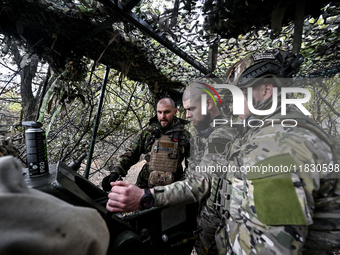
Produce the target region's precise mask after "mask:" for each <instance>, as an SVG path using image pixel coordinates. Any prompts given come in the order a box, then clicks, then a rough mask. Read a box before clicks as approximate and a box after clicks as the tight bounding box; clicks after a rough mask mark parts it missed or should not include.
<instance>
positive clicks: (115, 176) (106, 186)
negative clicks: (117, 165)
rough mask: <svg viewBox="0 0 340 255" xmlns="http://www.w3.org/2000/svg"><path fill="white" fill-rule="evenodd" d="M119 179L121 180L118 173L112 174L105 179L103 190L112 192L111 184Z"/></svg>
mask: <svg viewBox="0 0 340 255" xmlns="http://www.w3.org/2000/svg"><path fill="white" fill-rule="evenodd" d="M118 178H119V174H118V173H116V172H112V173H110V174H109V175H108V176H106V177H104V178H103V181H102V187H103V190H105V191H110V190H111V188H112V186H111V185H110V183H111V182H115V181H117V179H118Z"/></svg>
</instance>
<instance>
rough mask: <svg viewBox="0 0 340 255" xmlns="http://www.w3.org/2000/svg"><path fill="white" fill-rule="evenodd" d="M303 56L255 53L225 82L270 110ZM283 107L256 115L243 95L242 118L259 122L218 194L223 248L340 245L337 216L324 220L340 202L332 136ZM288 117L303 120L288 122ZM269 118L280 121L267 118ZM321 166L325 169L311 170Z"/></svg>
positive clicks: (239, 146)
mask: <svg viewBox="0 0 340 255" xmlns="http://www.w3.org/2000/svg"><path fill="white" fill-rule="evenodd" d="M302 60H303V59H302V56H299V55H294V54H292V53H287V52H284V51H281V50H273V51H266V52H265V53H257V54H254V55H252V56H250V57H247V58H245V59H244V60H242V61H240V62H238V63H237V64H236V65H235V66H233V67H232V68H230V69H229V70H228V72H227V78H228V80H227V82H229V84H230V83H231V84H234V85H236V86H238V87H239V88H241V89H246V88H248V87H252V94H251V95H250V96H252V98H253V102H254V108H255V109H258V110H268V109H270V108H271V107H272V102H273V89H274V87H279V88H280V87H288V86H291V85H292V79H289V78H291V76H292V75H293V74H295V73H297V71H298V69H299V66H300V64H301V62H302ZM259 77H261V78H259ZM287 78H288V79H287ZM248 93H250V91H249V92H248ZM279 103H280V102H279ZM280 110H281V109H280V108H279V109H278V110H277V111H275V112H274V113H273V114H271V115H269V116H268V115H267V116H255V115H254V114H252V113H250V111H249V108H248V105H247V104H246V103H245V114H244V115H242V116H240V118H241V119H243V120H245V122H244V123H250V122H249V121H250V120H253V121H252V122H253V123H252V125H249V124H248V125H247V124H246V128H245V130H244V135H242V136H241V137H242V138H240V139H238V140H237V141H236V142H235V143H234V145H236V148H235V149H232V152H231V156H230V160H231V161H232V162H231V163H230V165H231V166H232V167H233V166H234V167H235V168H234V169H235V171H229V172H228V173H227V175H226V176H224V177H223V178H222V180H221V185H220V187H222V189H221V191H220V193H219V194H218V196H217V201H218V202H217V203H216V208H219V211H220V213H221V216H222V217H223V220H222V221H221V225H220V227H219V229H218V231H217V233H216V242H217V245H218V247H219V254H302V253H304V254H312V253H314V254H322V253H323V254H327V253H329V252H331V251H336V250H338V249H339V224H338V222H339V221H338V220H337V225H336V224H330V222H332V223H334V222H336V221H332V220H331V221H329V222H328V223H327V220H326V217H330V215H334V212H336V211H338V210H339V201H340V200H339V195H340V189H339V183H338V181H339V179H338V178H337V177H338V176H336V175H335V174H334V172H332V171H331V170H332V169H333V168H335V167H336V165H337V161H336V160H335V158H334V152H333V151H332V149H331V146H332V142H327V141H330V140H331V139H329V137H328V136H327V134H326V133H324V132H323V131H322V130H321V128H320V127H318V126H317V125H316V123H314V122H313V121H312V120H311V119H309V118H307V117H306V116H305V115H304V114H302V113H301V112H299V111H298V109H297V108H295V107H290V108H288V109H287V115H286V116H281V114H280ZM283 118H285V119H293V120H296V121H297V123H299V124H297V125H295V122H294V125H287V124H286V125H282V124H281V121H280V120H282V119H283ZM264 119H274V120H276V121H273V122H270V124H264V125H263V124H262V123H264V122H261V121H263V120H264ZM256 122H258V124H257V125H256V124H255V123H256ZM256 126H257V127H256ZM316 166H323V167H324V169H323V170H324V171H323V172H319V173H318V172H315V171H310V170H312V168H313V167H316ZM224 187H225V188H224ZM326 204H327V207H324V208H322V206H321V205H323V206H325V205H326ZM334 204H337V206H335V208H334ZM323 210H326V213H324V212H325V211H324V212H323ZM327 215H328V216H327ZM325 216H326V217H325ZM322 223H323V224H325V225H326V227H325V228H324V229H323V230H322ZM326 229H327V231H325V230H326ZM333 231H335V232H333ZM336 231H337V232H336Z"/></svg>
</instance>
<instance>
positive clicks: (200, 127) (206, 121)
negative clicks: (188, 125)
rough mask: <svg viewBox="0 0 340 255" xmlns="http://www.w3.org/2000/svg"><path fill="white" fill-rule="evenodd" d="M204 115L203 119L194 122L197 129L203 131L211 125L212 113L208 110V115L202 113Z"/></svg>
mask: <svg viewBox="0 0 340 255" xmlns="http://www.w3.org/2000/svg"><path fill="white" fill-rule="evenodd" d="M202 117H203V119H202V120H200V121H197V122H196V123H195V124H194V126H195V128H196V130H197V131H202V130H204V129H207V128H208V127H209V126H210V113H209V112H207V115H202Z"/></svg>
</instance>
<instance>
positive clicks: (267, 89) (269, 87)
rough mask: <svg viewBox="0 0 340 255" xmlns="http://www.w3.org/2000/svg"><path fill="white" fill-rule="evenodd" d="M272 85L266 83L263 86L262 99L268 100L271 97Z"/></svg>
mask: <svg viewBox="0 0 340 255" xmlns="http://www.w3.org/2000/svg"><path fill="white" fill-rule="evenodd" d="M273 87H274V86H273V84H271V83H266V84H264V90H263V99H269V98H271V97H272V95H273Z"/></svg>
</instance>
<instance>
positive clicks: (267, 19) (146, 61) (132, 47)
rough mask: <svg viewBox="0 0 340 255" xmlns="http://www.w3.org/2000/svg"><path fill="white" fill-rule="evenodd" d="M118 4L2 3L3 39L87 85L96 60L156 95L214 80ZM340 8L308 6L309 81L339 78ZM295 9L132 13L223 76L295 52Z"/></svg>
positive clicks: (191, 6) (207, 7)
mask: <svg viewBox="0 0 340 255" xmlns="http://www.w3.org/2000/svg"><path fill="white" fill-rule="evenodd" d="M131 2H133V1H131ZM137 2H138V1H137ZM298 2H299V1H298ZM112 3H113V1H110V0H100V1H99V2H97V1H87V0H82V1H80V2H78V1H73V0H72V1H71V0H69V1H60V0H17V1H7V0H2V1H1V3H0V7H1V10H2V13H1V16H0V24H1V33H3V34H5V35H8V36H14V37H16V38H19V39H21V40H23V41H24V42H26V43H27V45H28V47H29V48H30V49H31V51H32V52H35V53H37V54H38V55H39V56H40V58H42V59H45V60H48V61H49V62H50V63H51V64H52V66H53V67H54V69H55V70H63V69H64V68H65V65H66V64H67V63H69V62H70V61H72V64H73V66H74V67H73V68H74V70H77V72H75V73H76V75H79V77H75V78H81V77H82V76H81V74H83V73H84V71H85V70H84V69H83V67H84V65H85V63H84V62H86V61H87V59H88V58H89V59H93V60H99V61H100V62H101V63H103V64H106V65H110V66H111V67H112V68H114V69H116V70H118V71H119V72H121V73H122V75H126V76H128V77H129V78H130V79H131V80H135V81H140V82H145V83H147V84H148V85H149V87H150V88H151V90H152V91H155V92H160V91H162V90H169V88H172V89H174V90H180V91H181V90H183V88H184V86H185V85H186V84H187V82H188V81H189V80H191V79H194V78H196V77H202V76H204V75H206V74H207V73H205V74H203V73H202V72H200V71H198V70H196V69H195V68H194V67H192V66H191V65H189V64H188V63H186V62H185V61H184V60H183V59H181V58H180V57H178V56H177V55H175V54H174V53H173V52H171V51H170V50H168V49H167V48H166V47H165V46H164V45H162V44H160V43H158V42H157V41H155V40H153V39H152V38H150V37H149V35H146V34H144V33H142V32H141V31H140V30H139V29H138V28H136V27H135V26H134V25H132V24H131V23H130V22H128V21H127V19H126V15H128V14H129V12H128V11H125V12H124V11H119V12H118V11H115V10H114V9H113V8H112ZM162 3H163V4H162ZM123 4H124V3H123ZM130 4H131V3H130ZM338 4H339V1H334V2H333V3H328V1H312V2H308V3H307V4H306V5H305V12H304V14H302V15H303V17H302V18H304V26H303V33H302V35H301V36H302V49H301V53H302V54H304V55H305V57H306V58H307V61H306V63H305V66H304V68H303V71H302V75H303V76H320V75H321V76H323V75H334V74H335V73H337V72H339V66H340V64H339V63H340V62H339V56H338V55H339V42H338V40H337V38H338V37H339V28H338V27H339V26H338V24H339V22H340V18H339V14H340V10H339V7H338ZM132 6H133V5H132ZM295 9H296V1H279V2H277V1H268V0H267V1H245V0H228V1H225V0H207V1H203V2H195V1H190V0H188V1H179V0H174V1H166V2H162V1H161V2H156V3H154V2H153V1H150V2H142V3H140V4H139V5H137V6H136V7H134V8H133V9H132V12H133V13H135V14H137V15H138V16H139V17H141V18H142V19H143V20H144V21H146V22H147V23H148V24H149V25H150V26H151V27H152V28H153V29H154V32H155V33H158V34H159V35H161V36H162V37H164V38H166V39H168V40H169V41H170V43H172V44H173V45H175V46H176V47H178V48H179V49H181V50H183V51H184V52H185V53H186V54H188V55H189V56H191V57H193V59H195V60H196V61H198V62H199V63H200V64H201V65H202V66H203V67H206V69H207V70H209V72H212V73H213V74H215V75H217V76H220V75H223V74H224V72H225V70H226V69H227V68H228V67H229V66H230V65H231V64H233V63H235V62H236V61H237V60H238V59H240V58H242V57H244V56H245V55H246V54H249V52H253V51H256V50H259V49H263V48H273V47H283V48H292V45H293V36H294V35H293V32H294V20H295V19H296V17H297V16H298V14H296V15H295V12H294V10H295ZM299 15H301V14H299ZM274 17H276V18H274ZM279 17H282V18H279ZM281 27H282V29H281ZM84 57H85V58H84Z"/></svg>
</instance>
